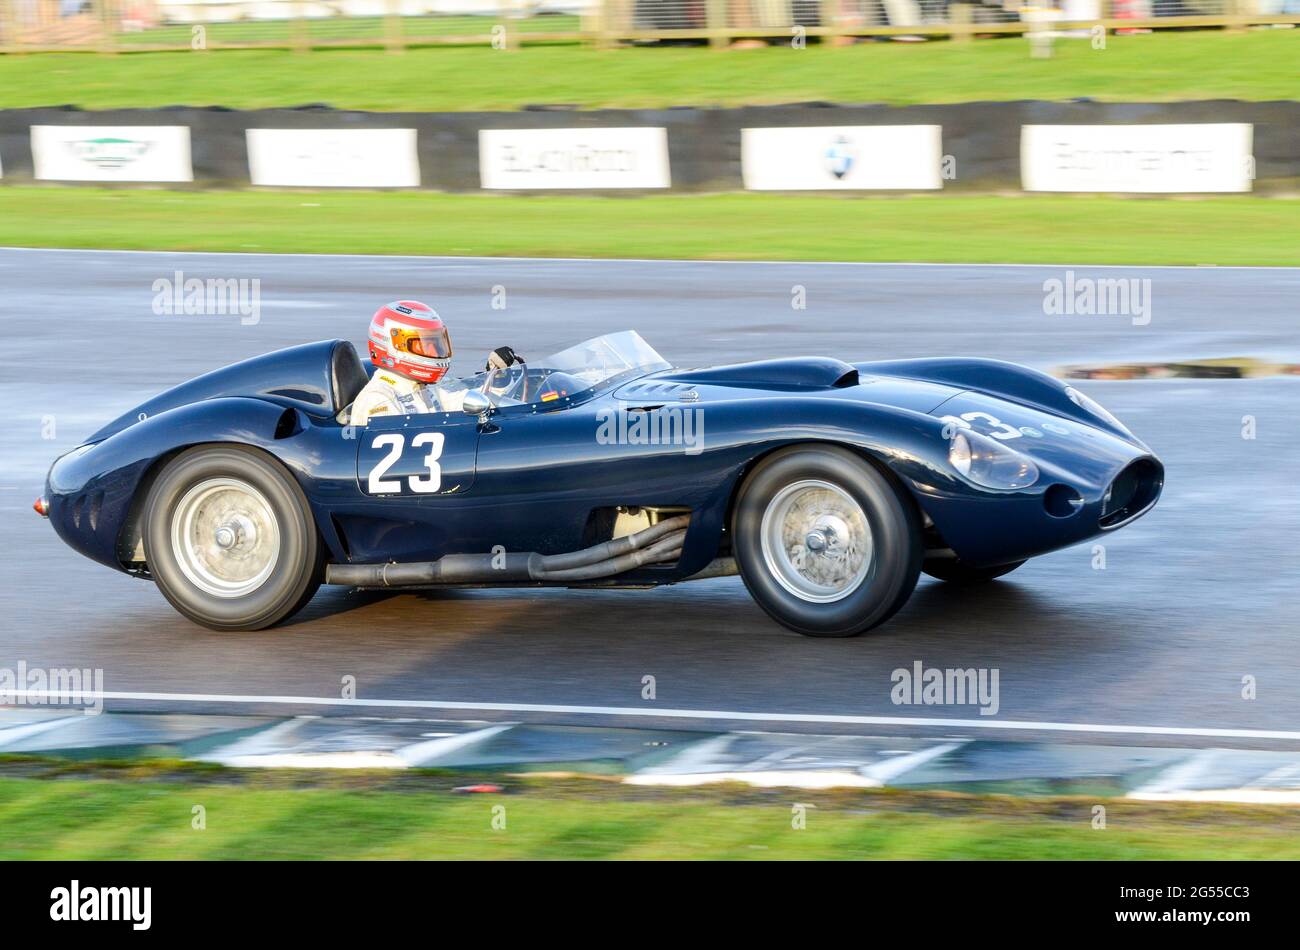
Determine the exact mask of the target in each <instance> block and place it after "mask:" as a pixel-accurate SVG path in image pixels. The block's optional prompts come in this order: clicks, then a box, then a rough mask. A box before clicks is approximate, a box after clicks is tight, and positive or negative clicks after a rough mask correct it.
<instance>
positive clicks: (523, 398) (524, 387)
mask: <svg viewBox="0 0 1300 950" xmlns="http://www.w3.org/2000/svg"><path fill="white" fill-rule="evenodd" d="M515 366H518V367H519V370H520V372H519V378H518V379H517V380H515V381H514V382H513V383H512V384H510V387H509V388H508V389H506V390H505V391H504V392H500V393H492V392H489V390H490V389H491V388H492V380H493V379H494V378H495V377H496V375H497V373H501V372H505V371H506V370H511V369H513V368H514V367H515ZM516 389H518V390H520V392H519V395H518V396H516V395H515V394H514V392H515V390H516ZM479 392H481V393H482V394H483V395H485V396H487V397H488V398H489V399H491V398H492V397H493V396H495V397H498V398H506V399H517V400H518V401H519V402H521V403H526V402H528V364H527V363H525V362H524V361H523V360H519V361H518V362H517V363H515V364H513V365H512V366H505V367H502V368H501V369H499V370H496V372H492V373H488V374H487V378H485V379H484V380H483V385H482V386H481V387H479Z"/></svg>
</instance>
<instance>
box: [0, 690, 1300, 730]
mask: <svg viewBox="0 0 1300 950" xmlns="http://www.w3.org/2000/svg"><path fill="white" fill-rule="evenodd" d="M6 695H7V696H8V697H9V701H10V702H11V703H12V702H14V701H15V700H16V701H18V702H31V701H37V702H42V701H45V700H50V699H53V700H56V701H60V702H64V703H74V702H92V701H94V700H96V699H103V700H109V699H129V700H142V701H152V702H168V703H234V704H239V705H244V706H257V705H264V706H342V707H347V708H352V709H368V708H369V709H374V708H385V709H457V710H476V711H488V712H512V713H517V712H535V713H558V714H561V715H573V716H624V717H632V716H635V717H638V718H642V719H698V720H712V721H720V722H808V723H823V724H827V725H850V726H926V727H938V728H941V729H992V730H1014V731H1021V732H1085V733H1101V734H1108V735H1136V736H1198V737H1204V738H1221V739H1287V740H1292V741H1300V731H1288V730H1282V729H1212V728H1199V727H1191V726H1128V725H1109V724H1106V723H1088V722H1030V721H1026V720H1019V719H1002V720H988V719H928V718H923V717H919V716H841V715H832V714H822V713H777V712H771V713H764V712H734V711H729V710H721V709H656V708H654V707H653V706H561V705H555V704H550V703H466V702H455V701H450V700H438V699H340V698H336V697H333V696H248V695H240V694H237V693H126V692H107V691H106V692H103V693H98V694H97V693H94V692H92V691H86V690H83V691H76V690H68V691H57V690H26V691H21V690H14V691H12V692H10V693H8V694H6Z"/></svg>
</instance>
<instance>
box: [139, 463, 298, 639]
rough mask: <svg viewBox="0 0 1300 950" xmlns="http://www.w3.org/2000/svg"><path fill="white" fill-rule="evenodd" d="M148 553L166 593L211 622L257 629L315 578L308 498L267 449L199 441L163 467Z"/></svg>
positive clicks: (274, 619)
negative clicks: (264, 451)
mask: <svg viewBox="0 0 1300 950" xmlns="http://www.w3.org/2000/svg"><path fill="white" fill-rule="evenodd" d="M144 545H145V560H146V561H147V563H148V565H149V571H150V573H152V574H153V576H154V579H155V581H156V582H157V584H158V589H159V590H160V591H162V593H163V596H164V597H166V598H167V600H168V601H170V602H171V604H172V606H173V607H175V608H176V609H177V610H179V611H180V612H181V613H183V614H184V615H185V616H186V617H189V618H190V619H191V620H193V621H195V622H196V623H200V624H202V625H203V626H205V627H211V628H212V629H214V630H260V629H262V628H264V627H269V626H272V625H274V624H276V623H278V622H280V621H281V620H284V619H285V618H287V617H289V616H290V615H292V614H294V613H296V612H297V611H298V610H299V609H300V608H302V607H303V606H304V605H305V604H306V603H307V601H309V600H310V599H311V597H312V595H313V594H315V593H316V589H317V588H318V587H319V586H320V578H321V546H320V541H319V539H318V537H317V535H316V528H315V525H314V524H313V523H312V520H311V516H310V510H309V508H308V506H307V499H306V497H305V496H304V495H303V493H302V489H301V488H299V487H298V483H297V482H296V481H294V480H293V478H292V477H291V476H290V475H289V473H288V472H286V471H285V470H284V468H283V467H282V466H281V465H280V464H279V463H278V462H276V461H274V460H273V459H271V458H269V457H268V456H266V455H264V454H262V453H260V452H257V451H256V450H253V449H247V448H243V447H240V446H202V447H199V448H195V449H189V450H187V451H185V452H182V453H181V454H180V455H178V456H177V457H176V458H175V459H173V460H172V461H171V462H170V463H168V465H167V467H166V468H165V469H163V471H162V473H161V474H160V475H159V476H158V478H157V479H156V480H155V481H154V484H153V487H152V488H151V489H150V492H149V498H148V500H147V502H146V503H145V509H144Z"/></svg>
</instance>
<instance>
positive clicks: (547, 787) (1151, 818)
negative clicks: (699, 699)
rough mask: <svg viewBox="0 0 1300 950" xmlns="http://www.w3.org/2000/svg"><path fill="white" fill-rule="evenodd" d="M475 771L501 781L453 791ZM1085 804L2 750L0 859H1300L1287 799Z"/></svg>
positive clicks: (1295, 814) (1297, 826)
mask: <svg viewBox="0 0 1300 950" xmlns="http://www.w3.org/2000/svg"><path fill="white" fill-rule="evenodd" d="M485 780H487V781H497V782H500V783H502V784H503V785H504V786H505V791H504V793H503V794H486V795H485V794H468V795H467V794H456V793H454V792H453V791H452V788H453V787H455V786H457V785H463V784H466V783H469V782H476V781H485ZM796 803H799V804H804V805H806V806H808V807H807V810H806V815H807V820H806V828H804V829H802V830H795V829H794V828H793V827H792V817H793V807H794V805H795V804H796ZM1094 804H1095V802H1094V801H1093V800H1092V799H1085V798H1042V799H1011V798H1004V797H1000V796H972V795H957V794H952V793H936V792H899V791H896V790H890V791H878V792H861V791H850V790H838V791H818V792H796V791H793V790H778V789H751V788H748V787H740V786H710V787H707V788H699V789H689V790H678V789H648V788H638V787H633V786H624V785H621V784H618V783H616V782H612V781H602V780H595V779H582V778H555V777H537V776H529V777H519V776H497V775H476V776H467V775H464V774H455V775H452V774H448V773H438V772H423V771H416V772H403V773H397V774H394V773H389V772H346V773H338V772H329V773H315V772H298V771H254V772H246V771H235V770H226V769H220V768H215V767H196V766H191V765H184V764H179V763H156V764H150V763H143V764H133V765H127V766H121V765H117V766H111V765H103V764H94V763H90V764H86V763H81V764H75V765H69V764H67V763H50V762H40V761H32V760H28V761H17V762H15V761H13V760H9V761H7V762H5V763H4V765H3V769H2V770H0V825H3V827H4V828H5V834H4V835H3V836H2V837H0V859H4V860H14V859H76V860H85V859H90V860H94V859H150V858H153V859H159V858H161V859H187V858H198V859H242V860H247V859H270V858H275V859H306V858H346V859H412V858H453V859H477V858H500V859H509V858H571V859H572V858H583V859H592V858H597V859H600V858H623V859H665V858H670V859H795V858H798V859H828V858H841V859H862V858H871V859H904V858H920V859H945V858H968V859H1113V860H1144V859H1200V860H1206V859H1252V858H1269V859H1295V858H1300V834H1297V831H1300V811H1298V810H1296V809H1286V808H1260V807H1246V806H1208V805H1184V804H1175V803H1142V802H1127V801H1123V800H1108V801H1107V802H1106V810H1107V816H1106V828H1105V830H1094V829H1093V827H1092V821H1093V815H1092V807H1093V805H1094ZM195 806H201V807H202V814H203V820H204V823H205V825H206V827H205V828H203V829H202V830H197V829H195V828H194V827H193V823H194V817H195ZM496 806H503V807H504V815H503V816H502V815H500V814H497V815H494V812H493V809H494V807H496ZM494 817H496V818H497V821H498V824H499V822H500V820H501V818H502V817H503V818H504V822H505V827H504V829H500V828H494V827H493V819H494Z"/></svg>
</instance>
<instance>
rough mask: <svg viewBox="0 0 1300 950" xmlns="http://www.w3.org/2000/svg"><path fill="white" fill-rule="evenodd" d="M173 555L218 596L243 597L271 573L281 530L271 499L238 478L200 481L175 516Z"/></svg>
mask: <svg viewBox="0 0 1300 950" xmlns="http://www.w3.org/2000/svg"><path fill="white" fill-rule="evenodd" d="M171 538H172V553H173V555H174V556H175V558H176V561H177V563H178V564H179V565H180V568H181V571H182V572H183V573H184V574H185V576H186V577H187V578H188V579H189V580H190V582H191V583H193V584H194V585H195V586H196V587H198V588H200V589H201V590H204V591H206V592H208V593H209V594H213V595H215V596H217V597H242V596H244V595H246V594H250V593H252V592H253V591H255V590H257V589H258V588H259V587H261V586H262V584H264V583H265V582H266V579H267V578H268V577H270V576H271V572H272V571H273V570H274V569H275V565H276V562H277V561H278V560H279V556H280V531H279V526H278V524H277V523H276V518H275V513H274V511H273V509H272V508H271V505H270V503H269V502H268V501H267V500H266V497H265V496H264V495H263V494H262V493H261V492H260V491H258V490H257V489H256V488H254V487H253V486H252V485H250V484H248V483H247V482H244V481H240V480H239V479H235V478H209V479H206V480H204V481H202V482H199V483H198V484H197V485H195V486H194V487H193V488H191V489H190V490H189V491H187V492H186V493H185V494H184V496H182V498H181V499H180V501H179V502H178V503H177V505H176V508H175V510H174V512H173V514H172V530H171Z"/></svg>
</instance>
